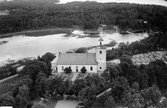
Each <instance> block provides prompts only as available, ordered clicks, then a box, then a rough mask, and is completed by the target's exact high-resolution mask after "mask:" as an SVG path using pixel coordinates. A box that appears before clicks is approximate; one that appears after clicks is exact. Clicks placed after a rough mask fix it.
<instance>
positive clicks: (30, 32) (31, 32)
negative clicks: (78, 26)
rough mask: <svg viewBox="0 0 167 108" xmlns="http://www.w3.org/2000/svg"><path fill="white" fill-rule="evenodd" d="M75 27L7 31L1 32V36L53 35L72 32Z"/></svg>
mask: <svg viewBox="0 0 167 108" xmlns="http://www.w3.org/2000/svg"><path fill="white" fill-rule="evenodd" d="M74 29H75V28H57V27H55V28H45V29H36V30H25V31H20V32H13V33H6V34H0V38H6V37H12V36H15V35H26V36H37V37H38V36H45V35H52V34H61V33H66V34H69V33H71V31H72V30H74Z"/></svg>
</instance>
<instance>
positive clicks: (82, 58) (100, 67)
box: [51, 38, 106, 74]
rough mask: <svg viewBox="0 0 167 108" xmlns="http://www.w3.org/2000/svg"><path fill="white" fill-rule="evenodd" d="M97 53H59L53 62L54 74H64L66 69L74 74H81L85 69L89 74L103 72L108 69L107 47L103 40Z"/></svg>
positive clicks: (97, 48)
mask: <svg viewBox="0 0 167 108" xmlns="http://www.w3.org/2000/svg"><path fill="white" fill-rule="evenodd" d="M98 44H99V45H98V46H97V47H96V50H95V53H59V54H57V56H56V58H55V59H54V60H53V61H52V62H51V64H52V70H53V71H52V74H55V73H61V72H64V69H65V68H66V67H68V68H71V70H72V72H81V69H82V68H83V67H85V68H86V70H87V72H89V73H98V72H103V71H104V70H105V69H106V47H105V46H103V39H102V38H100V39H99V40H98Z"/></svg>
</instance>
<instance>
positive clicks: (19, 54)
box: [0, 30, 148, 64]
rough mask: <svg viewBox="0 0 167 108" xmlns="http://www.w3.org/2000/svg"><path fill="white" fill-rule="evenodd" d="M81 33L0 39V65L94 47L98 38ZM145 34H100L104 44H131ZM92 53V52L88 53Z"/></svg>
mask: <svg viewBox="0 0 167 108" xmlns="http://www.w3.org/2000/svg"><path fill="white" fill-rule="evenodd" d="M81 36H84V34H83V31H81V30H74V31H72V34H71V35H68V36H67V34H65V33H64V34H53V35H46V36H38V37H36V36H34V37H33V36H24V35H19V36H13V37H8V38H2V39H0V42H5V43H4V44H1V45H0V63H1V64H2V63H5V61H7V60H18V59H22V58H26V57H37V56H38V55H43V54H45V53H46V52H52V53H57V52H59V51H60V52H65V51H67V50H70V49H75V48H79V47H89V46H96V45H97V44H98V39H99V37H92V38H91V37H82V38H80V37H81ZM147 36H148V35H147V34H141V35H133V34H129V35H121V34H118V33H105V32H103V33H102V34H101V37H102V38H103V39H104V44H107V43H110V42H111V41H113V40H115V41H116V42H117V43H120V42H133V41H136V40H140V39H143V38H145V37H147ZM90 52H92V51H90Z"/></svg>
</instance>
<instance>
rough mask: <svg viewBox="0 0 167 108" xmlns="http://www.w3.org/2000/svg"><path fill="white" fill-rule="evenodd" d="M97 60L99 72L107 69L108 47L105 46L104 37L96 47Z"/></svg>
mask: <svg viewBox="0 0 167 108" xmlns="http://www.w3.org/2000/svg"><path fill="white" fill-rule="evenodd" d="M96 61H97V63H98V66H97V70H98V72H103V71H104V70H105V69H106V47H105V46H103V39H102V38H101V37H100V39H99V40H98V46H97V47H96Z"/></svg>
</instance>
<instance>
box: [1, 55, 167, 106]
mask: <svg viewBox="0 0 167 108" xmlns="http://www.w3.org/2000/svg"><path fill="white" fill-rule="evenodd" d="M54 57H55V56H54V55H53V54H51V53H46V54H45V55H43V56H41V57H38V58H37V59H36V60H32V61H29V62H28V63H27V64H26V66H25V67H24V69H23V70H22V71H21V72H20V73H19V81H18V82H17V84H16V86H14V87H12V89H9V90H8V91H6V92H3V93H2V91H1V93H2V94H0V106H10V105H12V106H14V108H36V107H35V106H34V104H33V100H34V99H36V98H38V97H43V98H46V99H49V98H55V99H58V97H59V98H60V96H63V95H67V96H68V97H73V96H74V97H75V98H77V99H79V100H81V101H82V102H83V104H84V105H85V106H86V108H115V106H120V105H121V106H127V107H129V108H154V107H155V108H166V107H167V99H165V100H163V101H162V102H160V100H161V98H162V97H166V96H167V93H166V90H167V85H166V83H167V78H166V77H167V73H166V72H167V65H166V64H165V63H164V62H163V61H154V62H151V63H149V64H148V65H143V64H142V65H140V66H136V65H133V64H132V62H131V59H129V58H128V55H123V56H122V57H121V63H120V64H118V65H116V66H113V65H108V66H107V69H106V70H105V71H104V72H103V73H102V74H101V75H88V76H87V77H85V79H77V80H75V81H74V82H72V81H70V80H65V79H64V78H63V77H59V76H54V77H51V76H50V75H51V64H50V61H52V60H53V59H54ZM124 57H126V59H125V58H124ZM68 74H69V73H68ZM107 88H112V89H111V91H109V92H106V93H105V94H104V95H102V96H100V97H97V95H98V94H99V93H102V92H103V91H104V90H106V89H107ZM38 108H39V107H38ZM40 108H41V107H40ZM42 108H46V107H42Z"/></svg>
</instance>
